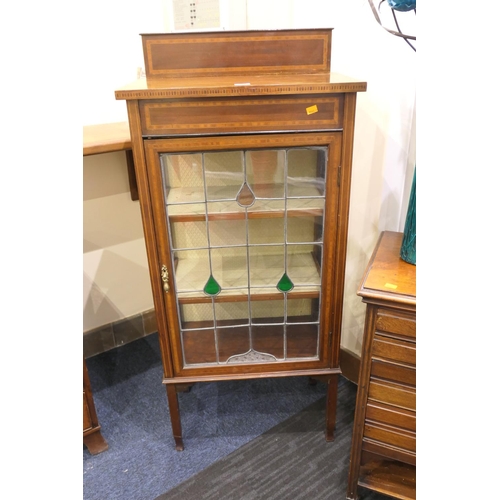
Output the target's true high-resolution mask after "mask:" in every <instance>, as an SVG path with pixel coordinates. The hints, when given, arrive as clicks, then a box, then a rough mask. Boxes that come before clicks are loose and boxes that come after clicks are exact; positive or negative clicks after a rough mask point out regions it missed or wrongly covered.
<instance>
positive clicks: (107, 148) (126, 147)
mask: <svg viewBox="0 0 500 500" xmlns="http://www.w3.org/2000/svg"><path fill="white" fill-rule="evenodd" d="M115 151H125V154H126V157H127V169H128V175H129V186H130V193H131V196H132V200H138V199H139V196H138V192H137V182H136V180H135V169H134V162H133V158H132V142H131V141H130V131H129V126H128V122H119V123H104V124H99V125H87V126H85V127H83V156H90V155H96V154H102V153H112V152H115ZM83 443H84V444H85V446H87V449H88V450H89V452H90V453H91V454H93V455H95V454H97V453H101V452H103V451H105V450H107V449H108V443H107V442H106V440H105V439H104V437H103V436H102V434H101V426H100V425H99V421H98V419H97V412H96V409H95V404H94V398H93V396H92V388H91V385H90V379H89V375H88V371H87V364H86V362H85V359H84V360H83Z"/></svg>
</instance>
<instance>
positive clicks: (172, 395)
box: [167, 384, 184, 451]
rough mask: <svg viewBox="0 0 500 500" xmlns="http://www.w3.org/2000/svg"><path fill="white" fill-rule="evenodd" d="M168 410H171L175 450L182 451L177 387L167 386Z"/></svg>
mask: <svg viewBox="0 0 500 500" xmlns="http://www.w3.org/2000/svg"><path fill="white" fill-rule="evenodd" d="M167 399H168V408H169V410H170V421H171V423H172V432H173V434H174V440H175V449H176V450H177V451H182V450H183V449H184V443H183V442H182V428H181V415H180V411H179V400H178V399H177V390H176V389H175V385H173V384H167Z"/></svg>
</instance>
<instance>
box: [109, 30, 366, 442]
mask: <svg viewBox="0 0 500 500" xmlns="http://www.w3.org/2000/svg"><path fill="white" fill-rule="evenodd" d="M142 43H143V49H144V59H145V67H146V78H144V79H142V80H139V81H137V82H134V83H132V84H131V85H128V86H127V87H124V88H122V89H120V90H117V91H116V97H117V99H124V100H126V101H127V109H128V118H129V124H130V132H131V139H132V145H133V153H134V162H135V166H136V174H137V183H138V188H139V199H140V203H141V210H142V217H143V225H144V231H145V240H146V248H147V253H148V262H149V270H150V275H151V283H152V289H153V297H154V303H155V310H156V314H157V323H158V331H159V337H160V344H161V350H162V359H163V368H164V380H163V382H164V383H165V384H166V388H167V396H168V401H169V407H170V415H171V421H172V428H173V434H174V438H175V443H176V448H177V449H179V450H181V449H183V441H182V433H181V420H180V413H179V404H178V390H179V388H180V387H185V385H186V384H192V383H195V382H203V381H221V380H228V379H248V378H257V377H286V376H295V375H297V376H299V375H301V376H306V377H311V378H320V377H321V378H323V379H324V380H325V381H326V382H327V384H328V389H327V404H326V439H328V440H331V439H333V431H334V425H335V413H336V398H337V377H338V375H339V373H340V369H339V347H340V345H339V343H340V327H341V318H342V302H343V286H344V269H345V254H346V239H347V222H348V210H349V192H350V179H351V157H352V146H353V136H354V117H355V103H356V93H357V92H358V91H364V90H365V89H366V83H364V82H358V81H356V80H352V79H349V78H346V77H343V76H340V75H336V74H332V73H330V63H331V30H330V29H324V30H323V29H322V30H280V31H244V32H223V33H218V32H205V33H171V34H157V35H142Z"/></svg>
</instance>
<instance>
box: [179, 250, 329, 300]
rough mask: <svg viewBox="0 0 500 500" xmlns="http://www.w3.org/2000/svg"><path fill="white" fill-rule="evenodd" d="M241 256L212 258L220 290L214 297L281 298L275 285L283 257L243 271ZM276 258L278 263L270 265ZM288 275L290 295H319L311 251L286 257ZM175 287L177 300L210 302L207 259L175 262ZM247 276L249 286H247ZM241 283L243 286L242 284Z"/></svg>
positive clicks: (217, 298) (280, 273) (235, 298)
mask: <svg viewBox="0 0 500 500" xmlns="http://www.w3.org/2000/svg"><path fill="white" fill-rule="evenodd" d="M241 260H242V259H241V258H240V257H227V258H225V259H223V260H222V259H212V274H213V276H214V277H215V278H216V279H217V280H218V281H219V282H220V283H219V284H220V285H221V288H222V291H221V292H220V294H218V295H217V296H216V297H215V299H216V300H217V301H219V302H240V301H245V300H248V297H249V296H250V300H279V299H282V298H283V292H280V291H279V290H278V289H277V288H276V285H277V283H278V281H279V280H280V278H281V276H282V275H283V272H284V270H283V266H282V265H279V264H282V262H283V261H282V256H272V255H270V256H269V258H268V259H267V260H266V262H267V263H268V265H263V263H262V261H261V262H259V263H258V265H255V266H253V267H252V268H251V270H250V272H248V273H247V272H246V265H245V264H246V263H245V264H244V263H242V262H241ZM274 261H276V262H277V263H278V265H275V266H273V265H272V264H273V262H274ZM287 274H288V275H289V276H290V278H291V280H292V282H293V283H294V285H295V287H294V289H293V290H291V291H290V292H288V296H289V297H290V298H317V297H319V294H320V287H321V277H320V274H319V271H318V266H317V264H316V261H315V258H314V256H313V254H312V253H304V254H294V255H291V256H290V258H289V265H288V271H287ZM175 275H176V287H177V293H178V298H179V303H181V304H182V303H186V304H187V303H198V302H210V301H211V297H210V296H207V295H206V294H205V293H204V292H203V288H204V287H205V284H206V282H207V279H208V277H209V276H210V269H209V265H208V262H207V260H206V259H193V258H189V259H179V260H178V261H177V265H176V271H175ZM248 279H250V286H248ZM242 283H243V285H242Z"/></svg>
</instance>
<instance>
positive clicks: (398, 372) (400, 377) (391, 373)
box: [371, 359, 417, 387]
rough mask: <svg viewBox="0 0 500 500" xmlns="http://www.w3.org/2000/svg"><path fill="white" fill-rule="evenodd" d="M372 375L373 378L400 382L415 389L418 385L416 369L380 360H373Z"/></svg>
mask: <svg viewBox="0 0 500 500" xmlns="http://www.w3.org/2000/svg"><path fill="white" fill-rule="evenodd" d="M371 375H372V377H376V378H382V379H385V380H390V381H393V382H399V383H401V384H407V385H411V386H413V387H415V386H416V384H417V372H416V370H415V368H413V367H411V366H403V365H397V364H394V363H389V362H385V361H380V360H379V359H372V366H371Z"/></svg>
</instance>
